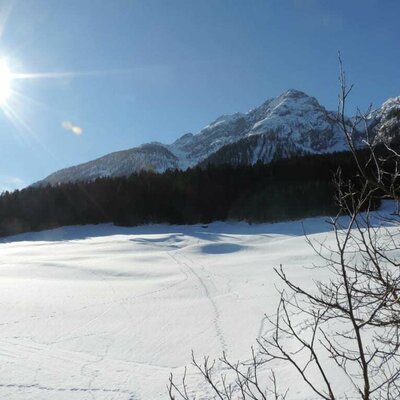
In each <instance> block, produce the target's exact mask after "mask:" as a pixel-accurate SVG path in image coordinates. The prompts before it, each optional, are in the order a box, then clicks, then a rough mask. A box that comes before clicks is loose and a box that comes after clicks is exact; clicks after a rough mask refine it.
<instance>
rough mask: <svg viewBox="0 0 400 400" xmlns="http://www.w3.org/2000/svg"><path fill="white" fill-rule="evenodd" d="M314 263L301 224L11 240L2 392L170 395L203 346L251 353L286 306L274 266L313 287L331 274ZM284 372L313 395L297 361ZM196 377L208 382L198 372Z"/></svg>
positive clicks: (301, 391) (84, 232)
mask: <svg viewBox="0 0 400 400" xmlns="http://www.w3.org/2000/svg"><path fill="white" fill-rule="evenodd" d="M304 224H305V230H306V232H307V233H308V234H309V235H310V238H312V239H317V240H325V239H326V238H327V237H328V236H327V235H329V234H328V233H327V232H328V231H329V226H328V225H327V224H326V223H325V218H314V219H309V220H306V221H304ZM52 235H54V239H53V240H52V239H51V238H52ZM43 237H46V238H47V240H43V239H41V238H43ZM329 237H331V238H333V236H329ZM24 239H25V241H23V240H24ZM19 240H20V241H19ZM315 260H316V256H315V254H314V253H313V251H312V249H311V248H310V247H309V246H307V244H306V242H305V240H304V237H303V227H302V223H301V222H287V223H281V224H265V225H253V226H249V225H246V224H242V223H214V224H210V225H209V226H208V227H207V228H204V227H201V226H162V225H156V226H148V227H137V228H131V229H127V228H117V227H112V226H110V225H99V226H95V227H94V226H90V227H68V228H64V229H63V230H55V231H49V232H46V233H37V234H29V236H28V237H25V236H22V237H21V238H18V237H17V238H14V241H13V240H11V239H10V240H9V241H8V242H4V243H1V244H0V278H1V279H0V399H7V400H21V399H34V400H48V399H57V400H58V399H60V400H110V399H115V400H141V399H146V400H147V399H150V400H156V399H165V398H167V393H166V384H167V382H168V376H169V373H170V372H173V374H174V376H175V377H179V376H181V374H182V372H183V369H184V367H185V366H186V365H188V364H190V355H191V351H192V350H193V351H194V352H195V354H196V355H198V356H199V357H200V358H201V357H202V356H203V355H210V357H212V358H216V357H219V356H221V354H222V352H227V353H228V356H229V358H230V359H232V360H248V359H249V356H250V347H251V346H252V345H254V344H255V343H256V340H257V339H260V337H262V336H263V335H268V334H269V329H268V327H267V321H266V318H265V315H266V314H267V315H273V314H274V312H275V310H276V306H277V304H278V295H277V291H276V287H275V286H276V284H277V278H276V274H275V273H274V271H273V268H274V267H277V266H279V264H283V265H284V266H285V268H286V271H287V272H288V273H290V274H291V275H292V276H294V277H295V278H296V279H297V282H299V283H301V284H303V285H306V286H307V285H310V286H312V285H313V283H312V280H313V278H316V274H319V273H322V274H323V271H316V270H313V271H310V270H309V269H304V268H303V267H304V266H309V265H311V264H312V263H313V262H314V261H315ZM274 368H275V367H274ZM276 373H277V374H279V373H281V374H282V375H283V376H285V377H286V378H287V382H290V383H291V384H292V386H294V387H295V390H292V391H291V396H292V397H290V396H289V397H288V400H304V399H312V398H313V397H314V396H312V395H311V394H310V393H309V392H308V391H307V390H306V389H305V388H304V385H303V386H302V385H301V383H299V382H301V380H299V378H298V377H297V375H296V373H295V372H293V371H291V370H290V369H288V366H286V365H281V364H280V363H278V364H277V365H276ZM188 379H189V380H190V382H191V383H192V385H193V387H195V388H196V387H197V388H200V389H201V390H202V389H204V384H203V383H201V380H200V379H199V374H198V373H196V372H195V371H194V370H188ZM197 398H199V399H200V398H201V397H199V396H197ZM204 398H207V396H206V395H205V397H204ZM208 398H209V397H208Z"/></svg>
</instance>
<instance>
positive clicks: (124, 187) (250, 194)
mask: <svg viewBox="0 0 400 400" xmlns="http://www.w3.org/2000/svg"><path fill="white" fill-rule="evenodd" d="M339 167H340V168H341V170H342V173H343V176H344V177H345V178H349V179H351V178H353V177H354V176H355V175H356V168H355V165H354V162H353V158H352V157H351V155H350V154H349V153H335V154H327V155H312V156H311V155H308V156H303V157H295V158H292V159H287V160H280V161H276V162H273V163H270V164H268V165H265V164H261V163H258V164H256V165H254V166H246V165H239V166H228V165H208V166H203V167H196V168H193V169H188V170H186V171H180V170H169V171H167V172H165V173H163V174H158V173H153V172H148V171H147V172H146V171H142V172H138V173H135V174H132V175H130V176H129V177H119V178H101V179H97V180H95V181H91V182H79V183H67V184H61V185H58V186H50V185H49V186H46V187H29V188H26V189H23V190H19V191H18V190H17V191H15V192H12V193H9V192H5V193H3V194H2V195H1V196H0V235H2V236H5V235H12V234H17V233H21V232H26V231H33V230H43V229H49V228H55V227H59V226H64V225H75V224H96V223H105V222H113V223H115V224H118V225H126V226H130V225H140V224H148V223H171V224H193V223H208V222H211V221H215V220H229V219H231V220H246V221H249V222H267V221H278V220H289V219H298V218H304V217H309V216H316V215H329V214H333V213H335V212H336V206H335V204H334V200H333V198H334V196H333V195H334V190H335V188H334V185H333V183H332V178H333V174H334V173H335V172H336V171H337V169H338V168H339Z"/></svg>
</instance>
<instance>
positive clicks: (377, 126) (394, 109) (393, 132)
mask: <svg viewBox="0 0 400 400" xmlns="http://www.w3.org/2000/svg"><path fill="white" fill-rule="evenodd" d="M368 124H369V127H370V129H371V131H372V134H373V135H374V139H375V140H376V141H378V142H381V141H384V142H390V141H392V140H394V139H397V140H398V139H399V129H400V96H397V97H393V98H390V99H388V100H387V101H385V102H384V103H383V104H382V107H380V108H379V109H377V110H375V111H373V112H371V113H370V114H369V115H368Z"/></svg>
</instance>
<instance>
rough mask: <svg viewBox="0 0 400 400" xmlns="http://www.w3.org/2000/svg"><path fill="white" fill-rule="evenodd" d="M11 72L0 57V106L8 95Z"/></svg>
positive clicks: (10, 91) (9, 92) (9, 93)
mask: <svg viewBox="0 0 400 400" xmlns="http://www.w3.org/2000/svg"><path fill="white" fill-rule="evenodd" d="M11 80H12V74H11V71H10V69H9V67H8V65H7V63H6V61H5V60H2V59H0V107H1V106H3V105H4V104H5V103H6V102H7V100H8V98H9V97H10V95H11V93H12V90H11Z"/></svg>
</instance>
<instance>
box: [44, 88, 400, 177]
mask: <svg viewBox="0 0 400 400" xmlns="http://www.w3.org/2000/svg"><path fill="white" fill-rule="evenodd" d="M399 102H400V98H395V99H390V100H388V101H387V102H386V103H384V104H383V106H382V107H381V108H380V109H378V110H376V111H375V112H373V113H371V114H370V116H369V120H370V125H371V127H373V128H374V129H375V131H376V134H377V135H379V134H381V135H383V134H385V133H382V132H386V130H385V129H386V128H385V126H386V125H384V122H385V121H386V122H387V124H388V127H390V126H392V125H390V124H391V122H390V121H391V120H392V119H393V118H398V114H399V113H397V114H396V113H395V112H393V111H392V110H399V109H400V106H399V107H398V108H396V107H397V105H398V103H399ZM392 114H393V115H392ZM334 117H335V113H334V112H330V111H327V110H326V109H325V108H324V107H323V106H321V105H320V104H319V103H318V101H317V100H316V99H315V98H314V97H311V96H308V95H307V94H305V93H303V92H301V91H298V90H293V89H291V90H288V91H286V92H284V93H282V94H281V95H280V96H278V97H276V98H273V99H270V100H267V101H266V102H265V103H264V104H262V105H261V106H259V107H257V108H254V109H253V110H250V111H249V112H247V113H236V114H232V115H223V116H221V117H219V118H217V119H216V120H215V121H214V122H212V123H210V124H209V125H207V126H206V127H205V128H203V129H202V130H201V131H200V132H199V133H197V134H192V133H187V134H185V135H183V136H182V137H180V138H179V139H178V140H176V141H175V142H174V143H172V144H169V145H168V144H162V143H158V142H155V143H149V144H144V145H142V146H140V147H135V148H132V149H129V150H124V151H118V152H115V153H110V154H107V155H105V156H103V157H101V158H98V159H96V160H93V161H89V162H87V163H84V164H80V165H77V166H73V167H70V168H65V169H62V170H60V171H57V172H55V173H53V174H51V175H49V176H48V177H47V178H45V179H44V180H42V181H40V182H38V184H58V183H63V182H70V181H77V180H93V179H96V178H98V177H109V176H125V175H129V174H131V173H133V172H137V171H140V170H153V171H156V172H163V171H165V170H167V169H169V168H179V169H186V168H188V167H191V166H195V165H197V164H199V163H206V162H222V161H223V162H228V163H234V164H236V163H248V164H253V163H256V162H257V161H262V162H265V163H268V162H270V161H272V160H275V159H279V158H287V157H291V156H294V155H302V154H316V153H317V154H320V153H332V152H335V151H343V150H345V149H346V143H345V141H344V137H343V134H342V132H341V130H340V129H339V127H338V126H337V125H336V124H335V122H334ZM389 117H390V118H389ZM392 117H393V118H392ZM386 122H385V123H386Z"/></svg>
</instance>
